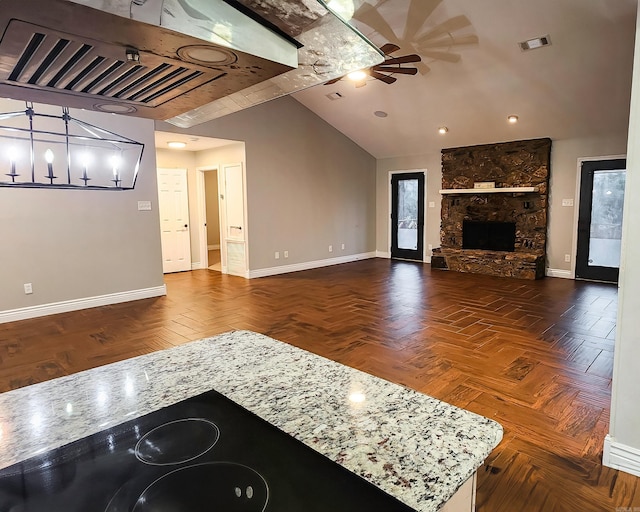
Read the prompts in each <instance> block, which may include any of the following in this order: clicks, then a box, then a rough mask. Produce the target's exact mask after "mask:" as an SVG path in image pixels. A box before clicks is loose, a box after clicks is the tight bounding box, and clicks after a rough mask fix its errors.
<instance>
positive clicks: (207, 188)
mask: <svg viewBox="0 0 640 512" xmlns="http://www.w3.org/2000/svg"><path fill="white" fill-rule="evenodd" d="M202 172H203V173H204V208H205V223H204V227H205V230H204V231H205V233H204V235H205V239H206V241H207V260H206V261H205V262H204V263H205V265H206V267H205V268H208V269H209V270H214V271H216V272H222V259H221V251H220V201H219V196H220V192H219V188H218V169H217V168H213V169H209V170H203V171H202Z"/></svg>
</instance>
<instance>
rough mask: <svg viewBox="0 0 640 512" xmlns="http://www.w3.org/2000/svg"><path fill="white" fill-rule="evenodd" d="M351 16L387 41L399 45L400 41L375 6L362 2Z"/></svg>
mask: <svg viewBox="0 0 640 512" xmlns="http://www.w3.org/2000/svg"><path fill="white" fill-rule="evenodd" d="M353 18H354V19H355V20H357V21H359V22H361V23H364V24H365V25H367V26H369V27H371V28H372V29H373V30H375V31H376V32H377V33H378V34H380V35H381V36H383V37H384V38H385V39H386V40H387V41H389V42H391V43H393V44H396V45H398V46H399V43H400V41H399V40H398V37H397V36H396V34H395V33H394V32H393V29H392V28H391V27H390V26H389V24H388V23H387V21H386V20H385V19H384V18H383V17H382V15H381V14H380V13H379V12H378V11H377V10H376V8H375V7H374V6H373V5H371V4H369V3H366V2H365V3H363V4H362V5H361V6H360V7H359V8H358V9H357V10H356V12H355V13H354V15H353Z"/></svg>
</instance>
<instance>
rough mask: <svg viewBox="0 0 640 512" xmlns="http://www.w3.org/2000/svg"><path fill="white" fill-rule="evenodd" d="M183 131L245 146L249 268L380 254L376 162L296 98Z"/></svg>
mask: <svg viewBox="0 0 640 512" xmlns="http://www.w3.org/2000/svg"><path fill="white" fill-rule="evenodd" d="M156 128H157V129H159V130H162V131H181V132H182V130H178V129H177V128H176V127H174V126H172V125H169V124H167V123H157V124H156ZM186 132H187V133H190V134H194V135H199V136H208V137H217V138H225V139H234V140H241V141H244V142H245V144H246V173H247V201H248V204H247V209H248V233H249V269H250V270H257V269H265V268H272V267H276V266H280V265H289V264H297V263H304V262H312V261H318V260H323V259H330V258H334V257H338V256H349V255H357V254H362V253H369V252H373V251H375V220H376V217H375V165H376V164H375V159H374V158H373V157H372V156H371V155H370V154H368V153H367V152H365V151H364V150H363V149H362V148H360V147H359V146H357V145H356V144H355V143H354V142H352V141H351V140H349V139H347V138H346V137H345V136H344V135H342V134H341V133H340V132H338V131H337V130H336V129H335V128H333V127H332V126H330V125H329V124H327V123H326V122H325V121H323V120H321V119H320V118H319V117H318V116H316V115H315V114H313V113H312V112H311V111H309V110H308V109H307V108H305V107H304V106H302V105H301V104H300V103H298V102H297V101H295V100H294V99H292V98H288V97H285V98H281V99H278V100H274V101H271V102H268V103H265V104H262V105H258V106H256V107H253V108H250V109H247V110H243V111H241V112H237V113H235V114H231V115H229V116H225V117H223V118H220V119H217V120H214V121H211V122H208V123H204V124H202V125H199V126H195V127H193V128H191V129H190V130H186ZM342 243H344V244H345V250H344V251H343V250H341V249H340V247H341V244H342ZM329 245H333V247H334V251H333V252H332V253H329V251H328V246H329ZM285 250H286V251H289V258H288V259H287V260H285V259H284V258H282V257H281V258H280V259H279V260H276V259H275V258H274V252H276V251H279V252H280V253H281V254H282V253H283V252H284V251H285Z"/></svg>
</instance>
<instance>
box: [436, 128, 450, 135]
mask: <svg viewBox="0 0 640 512" xmlns="http://www.w3.org/2000/svg"><path fill="white" fill-rule="evenodd" d="M448 131H449V128H447V127H446V126H441V127H440V128H438V133H439V134H440V135H444V134H445V133H447V132H448Z"/></svg>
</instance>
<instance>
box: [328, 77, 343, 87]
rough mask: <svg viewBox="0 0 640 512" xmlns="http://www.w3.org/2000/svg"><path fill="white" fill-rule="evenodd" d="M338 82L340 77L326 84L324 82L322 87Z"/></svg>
mask: <svg viewBox="0 0 640 512" xmlns="http://www.w3.org/2000/svg"><path fill="white" fill-rule="evenodd" d="M340 80H342V77H338V78H334V79H333V80H329V81H328V82H325V83H324V85H331V84H335V83H336V82H339V81H340Z"/></svg>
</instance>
